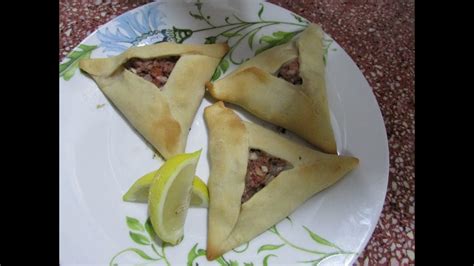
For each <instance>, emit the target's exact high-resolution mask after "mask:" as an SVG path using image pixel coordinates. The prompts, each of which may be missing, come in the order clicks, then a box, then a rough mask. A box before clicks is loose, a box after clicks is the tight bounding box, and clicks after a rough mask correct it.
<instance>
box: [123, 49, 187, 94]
mask: <svg viewBox="0 0 474 266" xmlns="http://www.w3.org/2000/svg"><path fill="white" fill-rule="evenodd" d="M178 59H179V56H170V57H165V58H152V59H141V58H132V59H130V60H128V62H127V63H126V64H125V68H126V69H128V70H130V71H132V72H133V73H135V74H137V75H138V76H140V77H142V78H144V79H146V80H148V81H150V82H152V83H153V84H155V85H156V86H157V87H158V88H162V87H163V86H164V85H165V84H166V82H167V81H168V77H169V76H170V74H171V71H173V68H174V66H175V65H176V62H177V61H178Z"/></svg>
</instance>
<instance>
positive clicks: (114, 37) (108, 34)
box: [97, 4, 170, 53]
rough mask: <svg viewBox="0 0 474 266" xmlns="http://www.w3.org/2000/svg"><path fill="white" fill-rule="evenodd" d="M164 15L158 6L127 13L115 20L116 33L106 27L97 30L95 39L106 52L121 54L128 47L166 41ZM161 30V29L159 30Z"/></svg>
mask: <svg viewBox="0 0 474 266" xmlns="http://www.w3.org/2000/svg"><path fill="white" fill-rule="evenodd" d="M165 18H166V15H165V14H164V13H162V12H161V11H160V9H159V5H157V4H155V5H148V6H145V7H144V8H141V9H139V10H138V11H136V12H127V13H125V14H123V15H121V16H119V17H118V18H117V19H116V22H117V25H116V27H113V28H116V31H115V32H112V31H111V30H110V29H109V28H108V27H107V28H105V29H103V30H99V31H98V33H97V37H98V39H99V41H100V42H101V45H100V46H101V47H102V48H103V49H104V51H107V52H118V53H120V52H122V51H124V50H126V49H127V48H129V47H130V46H141V45H146V44H151V43H158V42H163V41H168V40H169V39H170V34H169V33H168V32H169V30H167V29H164V28H163V26H165V25H166V23H165V21H164V20H165ZM160 28H162V29H160Z"/></svg>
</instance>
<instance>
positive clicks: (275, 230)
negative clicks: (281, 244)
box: [268, 225, 280, 235]
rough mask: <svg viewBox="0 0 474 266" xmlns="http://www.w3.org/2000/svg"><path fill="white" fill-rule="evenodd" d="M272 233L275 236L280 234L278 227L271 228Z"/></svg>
mask: <svg viewBox="0 0 474 266" xmlns="http://www.w3.org/2000/svg"><path fill="white" fill-rule="evenodd" d="M268 230H269V231H270V232H272V233H274V234H277V235H278V234H280V233H279V232H278V229H277V228H276V225H273V226H272V227H270V229H268Z"/></svg>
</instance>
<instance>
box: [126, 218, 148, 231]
mask: <svg viewBox="0 0 474 266" xmlns="http://www.w3.org/2000/svg"><path fill="white" fill-rule="evenodd" d="M127 226H128V228H130V229H131V230H135V231H140V232H144V231H145V228H144V227H143V225H142V224H141V223H140V221H138V220H137V219H135V218H133V217H129V216H127Z"/></svg>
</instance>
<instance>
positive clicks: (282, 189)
mask: <svg viewBox="0 0 474 266" xmlns="http://www.w3.org/2000/svg"><path fill="white" fill-rule="evenodd" d="M204 117H205V120H206V123H207V126H208V129H209V155H210V166H211V172H210V176H209V180H208V188H209V197H210V202H209V214H208V215H209V219H208V239H207V258H208V259H210V260H212V259H215V258H218V257H219V256H221V255H222V254H224V253H225V252H227V251H229V250H231V249H232V248H235V247H238V246H239V245H241V244H243V243H245V242H248V241H250V240H251V239H253V238H255V237H256V236H258V235H259V234H261V233H263V232H264V231H265V230H267V229H268V228H270V227H271V226H273V225H274V224H276V223H278V222H279V221H281V220H282V219H284V218H285V217H287V216H288V215H290V214H291V213H292V212H293V211H294V210H295V209H296V208H298V206H300V205H301V204H302V203H304V202H305V201H306V200H308V199H309V198H311V197H312V196H313V195H314V194H316V193H318V192H320V191H321V190H323V189H325V188H327V187H329V186H331V185H333V184H334V183H336V182H337V181H338V180H339V179H341V178H342V177H343V176H344V175H345V174H346V173H348V172H349V171H351V170H352V169H354V168H355V167H356V166H357V165H358V163H359V160H358V159H357V158H354V157H348V156H338V155H333V154H325V153H322V152H318V151H315V150H312V149H310V148H308V147H306V146H303V145H300V144H297V143H295V142H293V141H290V140H289V139H287V138H285V137H283V136H281V135H278V134H277V133H275V132H272V131H270V130H268V129H265V128H263V127H261V126H259V125H257V124H254V123H250V122H245V121H242V120H241V119H240V118H239V117H238V116H237V115H236V114H235V113H234V112H233V111H232V110H231V109H227V108H226V107H225V106H224V104H223V102H217V103H215V104H213V105H212V106H209V107H207V108H206V109H205V111H204Z"/></svg>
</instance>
